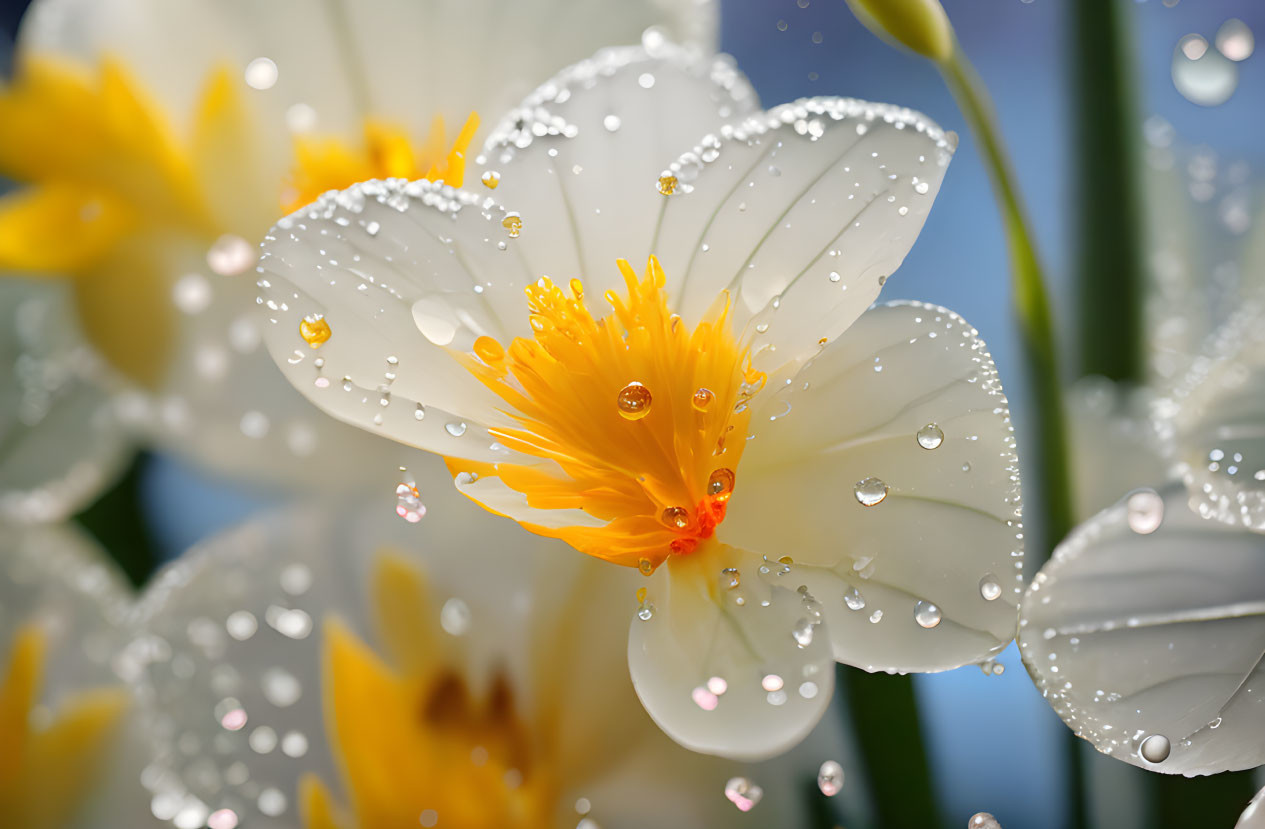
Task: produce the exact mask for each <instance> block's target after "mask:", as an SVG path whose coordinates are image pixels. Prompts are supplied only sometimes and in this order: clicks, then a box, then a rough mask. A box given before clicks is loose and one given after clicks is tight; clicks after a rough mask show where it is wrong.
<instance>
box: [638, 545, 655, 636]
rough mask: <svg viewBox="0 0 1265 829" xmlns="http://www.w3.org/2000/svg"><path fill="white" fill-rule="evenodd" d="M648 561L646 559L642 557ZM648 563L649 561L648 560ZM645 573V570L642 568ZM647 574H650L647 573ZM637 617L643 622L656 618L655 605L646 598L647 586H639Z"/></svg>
mask: <svg viewBox="0 0 1265 829" xmlns="http://www.w3.org/2000/svg"><path fill="white" fill-rule="evenodd" d="M642 561H646V559H644V558H643V559H642ZM646 563H647V564H648V563H649V562H646ZM642 572H643V573H645V570H642ZM646 575H649V574H648V573H646ZM637 618H638V619H640V620H641V621H643V622H648V621H650V620H651V619H653V618H654V605H653V604H651V603H650V602H648V601H647V600H646V588H644V587H638V588H637Z"/></svg>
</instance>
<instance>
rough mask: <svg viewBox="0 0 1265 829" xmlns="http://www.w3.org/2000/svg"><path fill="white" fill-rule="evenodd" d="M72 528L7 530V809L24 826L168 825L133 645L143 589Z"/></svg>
mask: <svg viewBox="0 0 1265 829" xmlns="http://www.w3.org/2000/svg"><path fill="white" fill-rule="evenodd" d="M129 592H130V591H129V590H128V588H127V587H126V586H125V585H124V583H123V581H122V577H121V576H120V575H119V574H118V572H117V571H116V570H115V568H114V567H113V565H111V564H110V562H109V560H108V559H107V558H106V557H105V554H104V552H103V551H102V550H100V549H99V548H98V547H97V546H96V545H95V544H94V543H93V542H92V541H91V540H90V539H88V538H87V537H86V536H84V535H83V534H82V533H80V532H78V531H75V530H73V529H72V528H70V527H63V526H57V525H49V526H40V527H32V528H27V529H20V530H19V529H13V528H11V527H9V528H0V734H3V735H4V754H3V756H2V757H0V814H3V815H4V817H5V823H6V825H9V826H15V827H17V826H21V827H22V829H75V827H84V829H87V828H88V827H92V829H142V827H145V826H151V825H156V824H154V822H153V821H152V820H151V819H149V818H148V817H147V815H148V808H147V806H148V803H147V801H146V798H145V797H144V794H143V790H142V789H141V787H140V784H139V780H140V774H141V768H142V765H143V761H142V760H141V753H140V752H141V748H142V737H143V732H142V731H141V719H140V718H139V717H137V716H135V713H136V710H137V703H136V700H134V699H132V697H131V695H130V694H129V692H128V686H127V684H126V682H125V681H124V679H123V678H122V674H123V673H124V672H125V665H124V652H123V648H124V646H125V644H126V643H127V636H128V629H127V624H126V620H127V614H128V611H129V609H130V606H131V597H130V595H129Z"/></svg>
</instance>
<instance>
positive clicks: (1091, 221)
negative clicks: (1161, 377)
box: [1068, 0, 1146, 382]
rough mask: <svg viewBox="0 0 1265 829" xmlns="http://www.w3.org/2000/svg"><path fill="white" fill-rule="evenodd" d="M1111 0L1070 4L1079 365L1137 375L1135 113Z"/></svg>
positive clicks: (1139, 275) (1140, 273)
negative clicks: (1073, 102) (1074, 104)
mask: <svg viewBox="0 0 1265 829" xmlns="http://www.w3.org/2000/svg"><path fill="white" fill-rule="evenodd" d="M1121 5H1122V4H1121V3H1120V2H1119V0H1074V2H1073V3H1072V4H1071V10H1070V11H1071V15H1070V18H1071V31H1070V37H1069V39H1068V42H1069V43H1070V44H1072V48H1071V50H1070V52H1069V54H1068V58H1069V60H1068V63H1069V65H1070V66H1071V69H1072V79H1071V80H1072V100H1074V101H1075V102H1076V106H1075V108H1074V116H1073V117H1074V118H1075V122H1076V134H1075V147H1076V154H1075V158H1074V163H1073V165H1072V169H1073V170H1075V175H1076V182H1077V192H1076V194H1075V200H1074V203H1075V204H1076V210H1075V211H1073V215H1074V216H1075V221H1076V227H1075V231H1076V234H1077V236H1076V242H1077V262H1076V285H1077V300H1078V302H1079V305H1080V315H1079V320H1078V324H1079V327H1080V353H1079V359H1080V366H1079V368H1080V370H1079V374H1080V375H1089V374H1100V375H1103V376H1104V377H1108V378H1110V379H1112V380H1119V381H1128V382H1141V381H1142V380H1144V379H1145V370H1146V357H1145V352H1144V347H1143V326H1144V324H1145V322H1144V319H1143V314H1144V310H1145V309H1144V308H1143V301H1142V300H1143V293H1144V287H1145V275H1144V269H1143V252H1142V238H1143V230H1142V204H1141V196H1140V194H1141V189H1140V182H1139V167H1138V159H1137V143H1138V123H1139V119H1138V117H1137V107H1136V106H1135V105H1134V99H1133V94H1132V90H1133V89H1134V84H1133V83H1132V72H1131V71H1130V61H1129V54H1130V50H1129V46H1128V43H1127V42H1126V37H1125V36H1126V32H1125V28H1124V25H1123V20H1122V17H1123V13H1124V12H1125V10H1124V9H1122V8H1121Z"/></svg>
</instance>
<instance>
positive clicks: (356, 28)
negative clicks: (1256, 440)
mask: <svg viewBox="0 0 1265 829" xmlns="http://www.w3.org/2000/svg"><path fill="white" fill-rule="evenodd" d="M715 12H716V10H715V7H714V5H713V4H712V3H710V2H703V0H686V2H680V3H668V2H661V0H630V1H629V2H621V3H617V4H608V3H600V4H599V3H591V2H586V1H583V0H565V1H564V2H561V3H552V2H536V0H522V2H515V3H503V2H498V1H497V0H435V2H403V0H371V1H370V2H356V3H351V2H348V1H347V0H335V2H329V3H320V4H316V5H313V4H311V3H308V2H303V1H302V0H283V1H282V2H268V3H257V2H253V0H215V1H214V2H180V3H170V2H166V0H38V2H36V3H34V4H33V6H32V7H31V9H30V10H29V12H28V14H27V16H26V18H25V20H24V22H23V26H22V30H21V32H20V37H19V42H18V49H17V54H16V66H15V72H14V78H13V80H12V82H11V83H8V84H7V85H5V87H4V88H3V90H0V173H3V175H4V176H5V177H6V178H8V179H11V180H14V181H16V182H19V183H21V184H23V185H25V186H24V187H22V188H21V189H18V190H16V191H14V192H12V193H10V194H8V195H7V196H4V197H3V198H2V199H0V269H3V270H5V271H10V272H14V273H19V274H36V275H44V276H51V277H57V276H64V277H66V278H68V280H69V281H70V284H71V285H72V286H73V292H72V293H73V307H74V311H76V312H77V316H78V318H79V320H80V322H81V323H82V326H83V331H84V333H85V334H86V336H87V337H88V339H89V340H90V342H91V343H92V344H93V346H95V347H96V348H97V349H98V350H99V351H100V352H101V354H103V355H104V357H105V358H106V361H107V362H108V364H109V365H110V366H111V367H112V368H113V369H115V372H114V374H115V375H116V376H115V379H117V380H118V381H119V383H118V384H117V386H118V387H119V388H121V389H123V390H125V391H126V392H127V394H126V396H125V397H124V398H123V399H122V400H121V401H120V407H121V414H122V415H123V416H124V418H125V419H126V420H127V421H128V422H129V423H131V424H132V425H134V426H137V427H140V428H141V429H142V430H143V431H145V432H147V433H148V434H149V435H150V436H151V437H153V438H154V439H155V440H157V441H158V442H159V443H160V444H161V445H162V446H163V447H165V448H168V449H172V450H175V451H179V452H181V453H182V454H184V455H186V456H191V457H193V458H195V459H196V460H198V461H199V462H201V463H202V464H204V465H207V466H210V467H212V468H214V469H215V470H218V471H220V472H228V473H230V474H234V475H237V476H241V477H252V478H255V479H262V480H265V481H268V482H282V483H284V484H286V485H290V486H297V485H304V484H306V485H310V486H331V485H335V486H343V487H354V486H356V485H358V484H362V483H364V482H365V481H367V480H375V479H376V478H374V477H373V476H374V473H375V472H378V471H379V470H381V469H392V468H394V467H395V466H398V465H399V463H400V457H399V456H400V455H401V451H400V449H399V448H398V447H390V446H389V445H387V444H386V443H385V442H375V441H373V440H371V439H368V438H366V437H365V436H364V435H361V434H357V433H355V431H354V430H350V429H345V428H342V427H340V426H338V425H337V424H335V423H333V422H332V421H330V420H328V419H327V418H322V417H319V416H317V415H316V413H314V412H313V411H312V410H311V408H310V407H309V406H308V405H307V404H305V403H304V402H303V401H302V400H301V398H299V396H297V395H295V394H293V392H292V390H290V389H288V388H287V387H286V385H285V384H284V383H280V382H277V380H278V378H277V373H276V369H275V368H274V367H273V366H272V364H271V362H270V361H269V360H268V359H267V358H266V357H265V356H264V355H263V353H262V349H260V348H259V342H260V332H259V329H258V324H257V321H256V319H255V317H254V315H253V313H252V311H251V309H250V307H249V306H251V305H252V304H253V301H254V296H253V285H252V282H253V280H252V279H251V278H250V273H251V272H252V270H253V268H254V264H255V257H256V253H255V248H254V246H255V244H256V243H257V241H258V239H259V238H260V237H261V236H262V235H263V233H264V232H265V231H266V230H267V229H268V227H269V226H270V225H271V224H272V223H273V222H274V221H276V219H277V218H278V217H279V216H281V215H284V214H285V213H286V212H289V210H291V209H294V208H295V207H298V206H300V205H302V204H304V203H306V201H309V200H311V199H312V198H314V197H315V196H316V195H317V194H319V193H320V192H322V191H323V190H325V189H329V188H336V187H345V186H348V185H350V184H352V183H354V182H356V181H359V180H362V179H365V178H372V177H374V176H391V175H403V176H407V177H427V178H432V179H434V178H442V179H444V180H446V181H449V182H450V183H460V182H461V179H462V174H463V170H464V165H465V152H466V148H467V147H468V146H471V141H472V140H473V138H474V136H475V132H476V130H477V128H478V122H479V118H478V114H477V113H478V112H484V113H487V112H497V111H500V110H501V109H503V108H504V107H506V106H509V105H510V104H512V103H513V102H514V101H515V100H517V99H518V98H519V97H520V96H521V95H522V94H523V93H525V92H526V91H528V89H529V88H530V87H529V86H528V85H527V84H529V83H530V82H532V80H534V79H536V78H539V77H542V76H544V75H547V74H548V73H549V72H552V71H556V70H557V69H558V68H559V67H561V66H563V65H565V64H566V63H567V62H568V61H571V60H576V59H579V58H580V57H583V56H584V55H587V54H589V53H590V52H591V51H592V50H593V49H594V48H596V47H598V46H601V45H604V44H608V43H629V42H636V41H637V39H638V38H639V37H640V36H641V33H642V32H643V30H645V29H646V28H647V27H649V26H655V25H663V26H664V27H665V29H666V31H669V32H671V33H673V34H675V35H677V36H680V37H685V38H691V39H693V38H696V39H698V40H699V41H700V42H702V43H704V44H710V43H711V41H712V40H713V38H714V36H715V19H714V18H715ZM96 373H98V374H99V373H100V372H99V371H97V372H96ZM67 405H70V404H69V403H67ZM65 417H67V418H68V417H70V416H69V415H67V416H65ZM46 431H48V432H50V433H51V432H53V430H52V429H51V428H50V429H47V430H46ZM58 433H59V434H60V430H58ZM55 440H56V439H55V438H50V439H49V441H48V442H45V441H43V440H41V441H39V442H38V445H39V447H40V448H39V449H38V450H36V449H31V450H29V451H56V450H55V449H53V450H50V449H49V448H48V447H49V446H50V445H51V444H52V443H53V442H55ZM67 440H69V439H68V438H67ZM29 442H30V443H32V444H35V443H36V442H35V441H29ZM351 457H357V458H360V459H361V462H359V463H356V464H344V463H343V461H345V460H346V459H348V458H351ZM369 457H377V458H378V459H379V460H380V461H381V462H380V463H371V462H367V461H366V460H365V459H366V458H369ZM331 465H333V466H340V467H342V469H343V472H342V473H341V474H339V475H337V476H329V475H326V474H323V473H325V472H326V471H327V470H328V469H329V468H330V466H331Z"/></svg>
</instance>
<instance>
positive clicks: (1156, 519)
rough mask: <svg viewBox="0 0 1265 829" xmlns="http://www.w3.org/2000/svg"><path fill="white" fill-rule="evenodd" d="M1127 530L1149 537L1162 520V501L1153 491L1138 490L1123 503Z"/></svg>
mask: <svg viewBox="0 0 1265 829" xmlns="http://www.w3.org/2000/svg"><path fill="white" fill-rule="evenodd" d="M1125 510H1126V512H1127V514H1128V517H1127V519H1126V520H1127V521H1128V523H1129V529H1131V530H1133V531H1134V532H1135V533H1137V534H1138V535H1150V534H1151V533H1153V532H1155V531H1156V530H1158V529H1159V528H1160V523H1161V522H1163V520H1164V499H1163V498H1161V497H1160V494H1159V493H1158V492H1156V491H1155V490H1153V489H1140V490H1138V491H1137V492H1134V493H1132V494H1131V495H1130V496H1129V498H1128V500H1127V501H1125Z"/></svg>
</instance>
